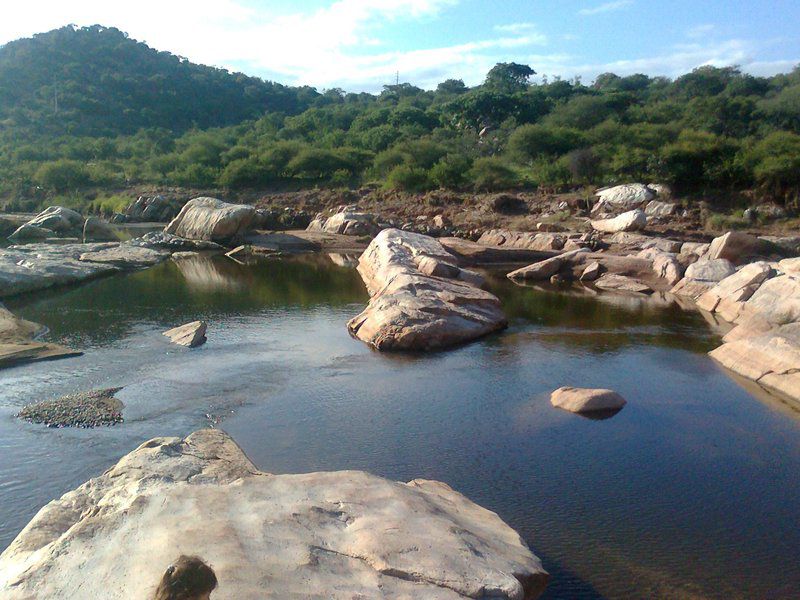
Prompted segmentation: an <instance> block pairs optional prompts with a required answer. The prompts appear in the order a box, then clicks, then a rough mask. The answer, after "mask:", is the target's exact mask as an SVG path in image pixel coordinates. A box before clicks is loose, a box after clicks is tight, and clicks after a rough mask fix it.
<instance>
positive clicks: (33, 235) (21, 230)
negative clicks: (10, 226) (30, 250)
mask: <svg viewBox="0 0 800 600" xmlns="http://www.w3.org/2000/svg"><path fill="white" fill-rule="evenodd" d="M55 235H56V232H55V231H53V230H52V229H45V228H44V227H37V226H36V225H30V224H28V223H24V224H22V225H20V226H19V227H17V229H15V230H14V231H13V232H12V233H11V235H9V236H8V239H9V240H11V241H14V242H28V241H33V240H46V239H47V238H51V237H54V236H55Z"/></svg>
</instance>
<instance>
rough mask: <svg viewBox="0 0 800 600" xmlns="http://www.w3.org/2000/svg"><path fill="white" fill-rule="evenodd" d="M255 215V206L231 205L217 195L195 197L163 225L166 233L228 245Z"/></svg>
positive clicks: (239, 234) (247, 228)
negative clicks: (215, 196) (217, 197)
mask: <svg viewBox="0 0 800 600" xmlns="http://www.w3.org/2000/svg"><path fill="white" fill-rule="evenodd" d="M255 214H256V211H255V209H254V208H253V207H252V206H250V205H247V204H229V203H227V202H223V201H222V200H217V199H216V198H206V197H202V198H195V199H194V200H189V202H187V203H186V204H185V205H184V206H183V208H182V209H181V211H180V212H179V213H178V215H177V216H176V217H175V218H174V219H172V221H170V223H169V225H167V226H166V227H165V228H164V232H165V233H171V234H173V235H177V236H179V237H182V238H187V239H190V240H207V241H211V242H217V243H220V244H225V243H229V242H231V241H232V240H233V239H235V238H237V237H240V236H243V235H245V234H246V233H247V232H248V231H249V230H250V226H251V224H252V223H253V219H254V217H255Z"/></svg>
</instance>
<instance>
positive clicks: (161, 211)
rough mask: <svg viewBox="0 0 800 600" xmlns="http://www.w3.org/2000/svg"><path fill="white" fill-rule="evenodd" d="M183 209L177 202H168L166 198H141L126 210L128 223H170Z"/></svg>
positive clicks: (172, 200)
mask: <svg viewBox="0 0 800 600" xmlns="http://www.w3.org/2000/svg"><path fill="white" fill-rule="evenodd" d="M180 209H181V203H180V202H179V201H177V200H174V199H170V200H168V199H167V198H165V197H164V196H161V195H158V196H139V197H138V198H137V199H136V200H135V201H134V202H131V203H130V204H129V205H128V206H127V208H126V209H125V220H126V221H127V222H131V223H136V222H148V223H165V222H166V223H168V222H169V221H171V220H172V219H174V218H175V215H177V214H178V211H180Z"/></svg>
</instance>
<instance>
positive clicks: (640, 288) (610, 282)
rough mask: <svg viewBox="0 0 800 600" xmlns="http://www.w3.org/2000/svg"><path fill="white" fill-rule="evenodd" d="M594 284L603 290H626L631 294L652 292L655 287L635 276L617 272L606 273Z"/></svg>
mask: <svg viewBox="0 0 800 600" xmlns="http://www.w3.org/2000/svg"><path fill="white" fill-rule="evenodd" d="M594 286H595V287H596V288H599V289H601V290H607V291H612V292H625V293H630V294H652V293H653V289H652V288H651V287H650V286H648V285H646V284H644V283H642V282H641V281H639V280H638V279H634V278H633V277H626V276H625V275H617V274H616V273H604V274H603V275H602V276H601V277H600V279H598V280H597V281H595V282H594Z"/></svg>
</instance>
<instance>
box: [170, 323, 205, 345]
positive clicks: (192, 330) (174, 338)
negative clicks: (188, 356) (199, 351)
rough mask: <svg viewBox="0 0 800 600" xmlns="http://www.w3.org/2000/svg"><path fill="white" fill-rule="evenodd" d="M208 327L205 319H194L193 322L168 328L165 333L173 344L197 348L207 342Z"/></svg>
mask: <svg viewBox="0 0 800 600" xmlns="http://www.w3.org/2000/svg"><path fill="white" fill-rule="evenodd" d="M206 329H207V325H206V323H205V321H192V322H191V323H186V324H185V325H180V326H179V327H173V328H172V329H168V330H167V331H165V332H164V335H165V336H167V337H168V338H169V341H170V342H172V343H173V344H178V345H179V346H186V347H187V348H196V347H197V346H201V345H202V344H205V343H206Z"/></svg>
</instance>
